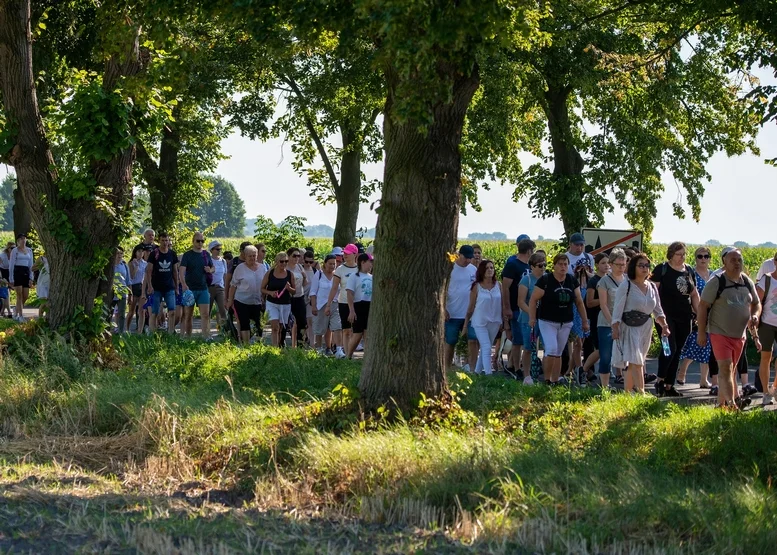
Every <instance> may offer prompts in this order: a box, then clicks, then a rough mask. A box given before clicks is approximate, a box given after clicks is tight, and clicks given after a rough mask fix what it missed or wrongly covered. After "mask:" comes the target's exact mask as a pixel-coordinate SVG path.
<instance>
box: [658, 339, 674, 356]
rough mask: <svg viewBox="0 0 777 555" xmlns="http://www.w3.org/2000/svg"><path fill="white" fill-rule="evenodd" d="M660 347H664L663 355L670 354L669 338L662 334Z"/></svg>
mask: <svg viewBox="0 0 777 555" xmlns="http://www.w3.org/2000/svg"><path fill="white" fill-rule="evenodd" d="M661 347H663V349H664V356H666V357H668V356H669V355H671V354H672V349H670V348H669V338H668V337H666V336H664V337H662V338H661Z"/></svg>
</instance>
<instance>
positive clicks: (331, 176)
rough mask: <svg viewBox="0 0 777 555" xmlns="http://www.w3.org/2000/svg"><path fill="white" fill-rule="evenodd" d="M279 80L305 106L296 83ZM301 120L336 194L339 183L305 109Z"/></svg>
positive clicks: (286, 79)
mask: <svg viewBox="0 0 777 555" xmlns="http://www.w3.org/2000/svg"><path fill="white" fill-rule="evenodd" d="M281 79H282V80H283V81H284V82H285V83H286V84H287V85H288V86H289V87H290V88H291V89H292V90H293V91H294V94H295V95H296V96H297V98H299V99H300V100H301V101H302V104H303V105H304V106H307V101H306V100H305V96H304V95H303V94H302V91H301V90H300V88H299V85H297V83H296V81H294V79H292V78H291V77H289V76H287V75H281ZM302 118H303V120H304V121H305V127H306V128H307V130H308V133H310V138H311V139H313V142H314V143H315V145H316V149H317V150H318V154H319V156H321V159H322V160H323V161H324V167H325V168H326V173H327V175H328V176H329V181H331V182H332V189H333V190H334V192H335V194H337V193H338V192H339V190H340V182H339V181H338V179H337V174H336V173H335V170H334V167H333V166H332V162H331V161H330V160H329V155H328V154H327V152H326V148H325V147H324V143H323V142H322V141H321V137H319V135H318V132H317V131H316V126H315V125H314V124H313V120H311V119H310V115H309V114H308V112H307V110H305V109H303V111H302Z"/></svg>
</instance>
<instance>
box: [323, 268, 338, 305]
mask: <svg viewBox="0 0 777 555" xmlns="http://www.w3.org/2000/svg"><path fill="white" fill-rule="evenodd" d="M339 291H340V276H338V275H336V274H335V275H334V276H332V290H331V291H330V292H329V298H327V300H326V306H329V305H331V304H332V301H334V300H335V296H336V295H337V293H338V292H339Z"/></svg>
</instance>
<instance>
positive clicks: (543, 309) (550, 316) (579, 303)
mask: <svg viewBox="0 0 777 555" xmlns="http://www.w3.org/2000/svg"><path fill="white" fill-rule="evenodd" d="M568 269H569V257H568V256H567V255H566V254H557V255H556V256H555V257H554V258H553V271H552V272H551V273H546V274H545V275H543V276H542V277H541V278H539V279H538V280H537V283H536V284H535V286H534V292H533V293H532V295H531V299H529V327H530V328H533V327H534V326H536V325H539V328H540V335H542V342H543V343H544V345H545V357H544V358H543V360H542V369H543V374H544V375H545V383H547V384H548V385H558V383H559V375H560V374H561V354H562V352H563V351H564V346H565V345H566V344H567V339H569V332H570V331H571V330H572V319H573V317H574V315H573V311H572V306H573V305H574V306H576V307H577V310H578V312H579V313H580V316H581V326H580V327H581V329H582V331H584V332H586V331H588V330H589V329H590V328H589V325H588V317H587V315H586V310H585V303H584V302H583V296H582V294H581V293H580V284H579V283H578V281H577V279H576V278H575V277H574V276H571V275H569V273H568V272H567V270H568Z"/></svg>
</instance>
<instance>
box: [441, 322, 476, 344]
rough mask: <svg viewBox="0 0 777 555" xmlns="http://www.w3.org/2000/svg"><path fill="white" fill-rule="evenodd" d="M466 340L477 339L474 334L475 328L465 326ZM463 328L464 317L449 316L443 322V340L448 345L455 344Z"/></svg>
mask: <svg viewBox="0 0 777 555" xmlns="http://www.w3.org/2000/svg"><path fill="white" fill-rule="evenodd" d="M467 328H468V329H467V340H468V341H477V340H478V338H477V337H476V336H475V330H474V329H472V326H471V325H470V326H468V327H467ZM463 329H464V318H451V319H449V320H448V321H446V322H445V342H446V343H447V344H448V345H455V344H456V343H458V342H459V336H460V335H461V331H462V330H463Z"/></svg>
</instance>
